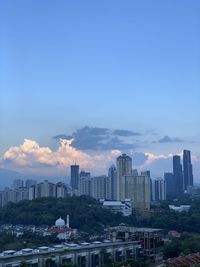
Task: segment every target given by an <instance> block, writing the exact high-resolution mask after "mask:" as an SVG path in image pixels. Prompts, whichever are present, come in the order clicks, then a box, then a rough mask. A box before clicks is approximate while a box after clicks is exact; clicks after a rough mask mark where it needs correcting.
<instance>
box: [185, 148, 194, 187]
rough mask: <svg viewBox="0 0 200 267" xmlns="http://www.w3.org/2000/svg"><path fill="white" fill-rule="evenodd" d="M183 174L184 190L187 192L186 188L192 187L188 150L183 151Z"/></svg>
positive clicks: (189, 153)
mask: <svg viewBox="0 0 200 267" xmlns="http://www.w3.org/2000/svg"><path fill="white" fill-rule="evenodd" d="M183 173H184V189H185V190H187V187H188V186H193V172H192V163H191V152H190V151H189V150H184V151H183Z"/></svg>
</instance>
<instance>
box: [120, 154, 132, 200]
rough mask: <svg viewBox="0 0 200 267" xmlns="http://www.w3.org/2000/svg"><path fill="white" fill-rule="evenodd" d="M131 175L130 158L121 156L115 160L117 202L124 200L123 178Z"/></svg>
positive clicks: (124, 155)
mask: <svg viewBox="0 0 200 267" xmlns="http://www.w3.org/2000/svg"><path fill="white" fill-rule="evenodd" d="M131 174H132V158H131V157H129V156H127V155H126V154H122V155H121V156H119V157H118V158H117V200H121V201H123V200H125V198H126V196H125V190H124V184H125V181H124V177H125V175H131Z"/></svg>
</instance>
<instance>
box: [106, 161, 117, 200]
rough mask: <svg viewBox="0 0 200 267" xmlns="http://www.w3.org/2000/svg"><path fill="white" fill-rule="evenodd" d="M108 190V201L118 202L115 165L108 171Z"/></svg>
mask: <svg viewBox="0 0 200 267" xmlns="http://www.w3.org/2000/svg"><path fill="white" fill-rule="evenodd" d="M106 189H107V196H106V199H109V200H117V169H116V167H115V165H111V166H110V168H109V169H108V184H107V187H106Z"/></svg>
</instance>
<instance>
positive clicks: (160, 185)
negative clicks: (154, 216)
mask: <svg viewBox="0 0 200 267" xmlns="http://www.w3.org/2000/svg"><path fill="white" fill-rule="evenodd" d="M186 191H187V193H189V194H192V195H195V194H200V188H199V187H197V186H194V185H193V171H192V163H191V152H190V151H189V150H184V151H183V164H182V163H181V157H180V156H179V155H175V156H173V172H171V173H169V172H167V173H165V174H164V178H157V179H152V178H151V174H150V171H142V172H141V173H139V172H138V170H136V169H133V164H132V158H131V157H129V156H128V155H126V154H122V155H121V156H119V157H117V159H116V165H112V166H110V168H109V169H108V174H107V175H101V176H92V175H91V173H90V172H85V171H80V167H79V165H76V164H75V165H71V185H70V186H68V185H66V184H64V183H61V182H59V183H56V184H54V183H51V182H48V181H47V180H45V181H43V182H40V183H37V182H36V181H35V180H27V181H25V182H24V181H23V180H20V179H18V180H15V181H14V183H13V186H12V188H5V189H4V190H2V191H0V207H4V206H6V205H7V203H8V202H13V203H17V202H19V201H21V200H25V199H27V200H33V199H36V198H41V197H58V198H59V197H63V198H64V197H66V196H67V195H77V196H82V195H86V196H91V197H93V198H95V199H97V200H101V201H102V200H104V202H102V203H103V206H104V207H107V208H110V209H111V210H113V211H120V212H122V213H123V214H124V215H130V214H131V211H132V209H133V208H134V209H140V210H149V209H150V203H151V202H152V201H160V200H165V199H166V198H167V197H168V198H169V197H170V196H174V195H178V194H181V193H183V192H186Z"/></svg>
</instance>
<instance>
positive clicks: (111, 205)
mask: <svg viewBox="0 0 200 267" xmlns="http://www.w3.org/2000/svg"><path fill="white" fill-rule="evenodd" d="M102 203H103V208H106V209H109V210H110V211H111V212H113V213H118V212H120V213H122V215H123V216H130V215H131V214H132V202H131V200H130V199H125V201H105V200H103V201H102Z"/></svg>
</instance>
